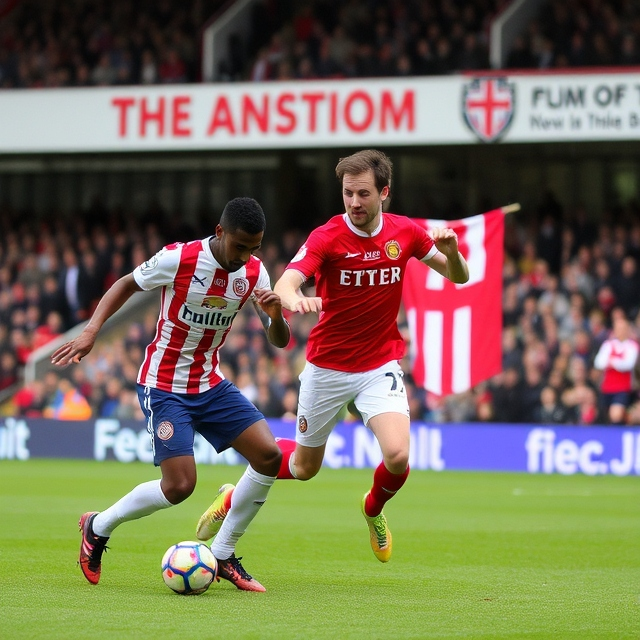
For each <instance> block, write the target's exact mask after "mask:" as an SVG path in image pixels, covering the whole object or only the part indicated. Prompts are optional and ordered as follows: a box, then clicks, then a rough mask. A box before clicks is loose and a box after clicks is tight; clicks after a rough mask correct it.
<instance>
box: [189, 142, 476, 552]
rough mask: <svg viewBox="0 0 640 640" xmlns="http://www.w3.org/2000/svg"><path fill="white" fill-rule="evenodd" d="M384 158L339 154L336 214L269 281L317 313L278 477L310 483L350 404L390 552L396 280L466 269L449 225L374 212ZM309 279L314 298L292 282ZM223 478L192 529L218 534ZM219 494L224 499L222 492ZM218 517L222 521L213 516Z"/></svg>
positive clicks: (403, 452) (372, 153)
mask: <svg viewBox="0 0 640 640" xmlns="http://www.w3.org/2000/svg"><path fill="white" fill-rule="evenodd" d="M391 174H392V164H391V160H390V159H389V158H388V157H387V156H386V155H385V154H384V153H382V152H380V151H376V150H365V151H360V152H358V153H355V154H353V155H352V156H349V157H347V158H343V159H341V160H340V162H339V163H338V165H337V166H336V175H337V177H338V179H339V181H340V183H341V185H342V198H343V202H344V207H345V213H343V214H341V215H337V216H334V217H333V218H331V219H330V220H329V221H328V222H327V223H326V224H324V225H322V226H320V227H318V228H317V229H315V230H314V231H312V232H311V235H310V236H309V237H308V239H307V241H306V242H305V243H304V245H303V246H302V247H301V248H300V250H299V251H298V253H297V255H296V256H295V257H294V258H293V260H292V261H291V262H290V264H289V265H288V266H287V268H286V270H285V272H284V274H283V275H282V277H281V278H280V279H279V280H278V282H277V283H276V285H275V288H274V289H275V291H276V292H277V293H279V295H280V297H281V299H282V304H283V306H284V307H285V308H286V309H289V310H290V311H294V312H298V313H318V323H317V324H316V326H315V327H314V328H313V329H312V330H311V333H310V334H309V340H308V343H307V364H306V366H305V368H304V370H303V372H302V373H301V375H300V384H301V386H300V398H299V404H298V416H297V427H298V428H297V433H296V440H295V441H293V440H285V439H282V440H279V441H278V445H279V446H280V448H281V449H282V451H283V462H282V465H281V467H280V471H279V472H278V478H282V479H285V478H290V479H291V478H294V479H298V480H309V479H310V478H312V477H313V476H315V475H316V474H317V473H318V471H319V470H320V467H321V465H322V460H323V458H324V451H325V446H326V443H327V439H328V438H329V435H330V434H331V431H332V430H333V428H334V426H335V425H336V423H337V421H338V418H339V415H340V411H341V409H342V408H343V407H344V406H345V405H347V404H349V403H354V404H355V406H356V408H357V409H358V411H359V412H360V414H361V415H362V419H363V421H364V424H365V425H366V426H367V427H368V428H369V429H371V431H372V432H373V434H374V435H375V437H376V439H377V440H378V443H379V444H380V448H381V450H382V457H383V460H382V462H381V463H380V465H379V466H378V467H377V469H376V470H375V472H374V474H373V484H372V486H371V488H370V490H369V491H367V493H366V494H365V495H364V497H363V499H362V513H363V515H364V518H365V520H366V523H367V525H368V527H369V537H370V542H371V547H372V549H373V552H374V554H375V556H376V558H378V560H380V561H381V562H387V561H388V560H389V559H390V557H391V548H392V547H391V533H390V531H389V527H388V526H387V521H386V518H385V516H384V514H383V513H382V508H383V506H384V504H385V503H386V502H387V501H388V500H389V499H390V498H392V497H393V496H394V495H395V494H396V492H397V491H398V490H399V489H400V488H401V487H402V485H403V484H404V482H405V480H406V479H407V476H408V474H409V441H410V438H409V406H408V401H407V394H406V391H405V388H404V385H403V382H402V378H403V372H402V370H401V368H400V364H399V361H400V359H401V358H402V357H403V355H404V349H405V344H404V340H403V338H402V336H401V335H400V332H399V330H398V326H397V316H398V310H399V308H400V301H401V295H402V280H403V276H404V273H405V268H406V265H407V262H408V261H409V259H410V258H412V257H415V258H417V259H418V260H421V261H422V262H424V263H426V264H427V265H429V267H431V268H432V269H435V270H436V271H437V272H438V273H440V274H441V275H442V276H444V277H446V278H448V279H449V280H451V281H452V282H456V283H464V282H466V281H467V280H468V279H469V269H468V266H467V263H466V261H465V259H464V258H463V257H462V255H461V254H460V252H459V251H458V238H457V236H456V234H455V232H454V231H453V230H452V229H446V228H437V229H433V230H432V231H431V235H429V233H427V231H426V230H425V229H423V228H422V227H420V226H419V225H417V224H416V223H414V222H413V221H412V220H410V219H409V218H406V217H405V216H401V215H396V214H392V213H383V211H382V205H383V202H384V201H385V200H386V199H387V198H388V196H389V190H390V186H391ZM311 278H315V286H316V295H315V296H313V297H307V296H304V295H303V294H302V293H301V291H300V287H301V286H302V285H303V284H304V283H305V282H306V281H307V280H309V279H311ZM231 495H233V487H232V485H228V486H227V487H226V488H225V489H224V490H223V491H222V492H221V495H220V496H219V497H218V498H217V499H216V501H214V503H213V504H212V506H211V507H210V508H209V510H208V511H207V512H205V513H204V514H203V516H202V517H201V518H200V522H199V523H198V526H197V529H196V535H197V536H198V538H200V539H208V538H209V537H210V536H211V535H214V534H215V533H216V532H217V530H218V528H219V527H220V526H222V528H221V529H220V532H219V533H218V534H217V535H216V541H217V542H218V543H219V544H220V543H222V541H220V540H219V539H220V536H221V535H222V536H224V535H226V529H225V525H226V519H225V517H231V514H229V515H227V514H226V510H225V505H226V502H225V500H226V499H228V497H229V496H231ZM225 496H226V498H225ZM223 521H224V522H225V524H224V525H221V524H220V523H221V522H223Z"/></svg>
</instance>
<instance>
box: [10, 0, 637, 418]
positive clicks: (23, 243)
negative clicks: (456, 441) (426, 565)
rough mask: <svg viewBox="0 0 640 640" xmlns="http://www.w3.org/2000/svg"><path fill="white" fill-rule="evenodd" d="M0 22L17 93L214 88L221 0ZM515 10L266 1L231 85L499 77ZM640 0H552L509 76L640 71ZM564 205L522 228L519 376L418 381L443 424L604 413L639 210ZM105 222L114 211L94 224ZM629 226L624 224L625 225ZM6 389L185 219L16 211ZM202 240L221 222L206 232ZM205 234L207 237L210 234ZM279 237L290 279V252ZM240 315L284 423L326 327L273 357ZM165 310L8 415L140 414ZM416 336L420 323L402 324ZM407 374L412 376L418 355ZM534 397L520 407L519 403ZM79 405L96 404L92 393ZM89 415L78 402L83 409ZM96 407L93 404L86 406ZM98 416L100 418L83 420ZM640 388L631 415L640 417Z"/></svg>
mask: <svg viewBox="0 0 640 640" xmlns="http://www.w3.org/2000/svg"><path fill="white" fill-rule="evenodd" d="M10 4H11V5H12V6H13V10H12V11H10V12H9V13H8V14H6V15H4V16H1V17H0V86H1V87H3V88H5V89H11V88H30V87H63V86H99V85H114V84H154V83H171V82H197V81H198V80H199V60H198V55H199V52H198V48H197V41H196V39H194V37H193V34H194V33H198V32H199V30H200V29H201V27H202V25H203V24H204V23H205V22H206V20H207V19H208V18H209V17H210V16H211V15H212V14H214V13H215V12H216V11H218V10H219V9H220V8H221V6H222V4H223V3H222V2H219V1H218V2H216V1H214V0H209V1H207V0H198V1H196V2H193V3H190V4H189V6H188V7H187V6H185V5H184V3H183V4H180V3H178V2H174V1H172V0H159V1H157V2H149V1H148V0H140V2H137V3H133V2H132V1H131V0H128V1H125V2H122V1H119V2H107V1H106V0H96V1H93V2H89V1H88V0H71V1H70V2H65V3H56V2H52V1H48V0H47V1H45V0H22V1H20V2H15V3H10ZM507 4H508V2H502V1H500V0H472V1H468V2H464V3H460V2H450V1H446V0H438V1H436V2H432V3H424V2H414V1H413V0H404V1H402V0H399V1H396V2H387V1H383V0H347V1H346V2H344V3H340V4H337V3H332V2H328V1H323V0H314V1H310V2H306V3H294V2H270V1H266V2H258V3H257V4H256V7H255V11H254V15H253V27H252V37H251V38H250V44H247V43H243V42H241V41H240V40H239V39H237V38H235V39H234V38H232V39H230V42H229V47H230V55H229V56H228V57H227V61H226V64H225V66H224V67H223V68H221V69H220V70H219V72H220V80H225V81H239V80H252V81H267V80H276V79H305V78H306V79H312V78H344V77H363V76H366V77H371V76H394V75H438V74H446V73H452V72H455V71H461V70H473V69H484V68H487V67H488V66H489V64H488V30H489V25H490V23H491V20H492V18H493V17H495V16H496V15H497V14H498V13H499V12H500V11H501V10H502V9H504V7H505V6H507ZM639 38H640V8H639V7H638V4H637V3H635V2H632V1H631V0H611V1H610V2H606V3H593V2H589V1H588V0H567V1H565V0H555V1H554V2H550V3H547V4H546V5H545V7H544V8H543V10H542V12H541V13H540V15H539V17H538V18H537V19H536V20H534V21H532V22H531V24H530V25H529V28H528V29H527V31H526V33H524V34H523V35H522V37H521V38H519V39H517V41H516V43H515V44H514V47H513V49H512V51H511V54H510V56H509V61H508V65H507V66H509V67H510V68H537V69H541V68H557V67H566V66H595V65H597V66H602V65H637V64H640V54H639V51H638V49H639V45H638V42H639ZM601 218H602V222H601V223H600V224H599V225H595V224H593V223H591V222H590V221H588V220H587V219H586V216H585V214H584V211H581V210H576V211H574V212H565V211H563V210H562V208H561V207H560V205H558V204H557V203H556V202H555V201H554V200H553V197H552V196H549V195H547V196H545V197H544V198H543V199H542V200H541V202H540V210H539V211H538V212H537V214H536V215H535V216H533V217H532V219H531V220H530V221H529V222H528V223H527V225H522V224H516V223H513V224H512V225H511V226H509V227H508V228H507V238H506V249H507V259H506V260H505V265H504V298H503V320H504V336H503V343H504V356H503V359H504V360H503V369H504V372H503V373H502V374H500V375H499V376H496V377H495V378H494V379H492V380H490V381H488V382H487V383H484V384H482V385H479V386H478V387H476V388H474V389H473V390H471V391H470V392H468V393H466V394H462V395H460V396H452V397H449V398H446V399H444V400H443V399H440V398H437V397H433V396H431V395H430V394H426V393H425V392H424V391H423V390H420V389H417V388H416V387H415V385H413V383H412V381H411V376H407V386H408V390H409V394H410V402H411V410H412V416H413V417H414V418H415V419H429V420H434V421H457V420H478V421H488V420H494V421H509V422H511V421H524V422H529V421H537V420H548V421H553V422H556V421H557V422H567V423H575V424H592V423H594V422H597V421H605V420H606V416H605V415H604V413H603V412H602V409H601V406H600V403H599V399H600V394H599V388H598V380H599V377H600V374H599V372H597V371H596V370H595V369H594V367H593V360H594V357H595V354H596V352H597V350H598V348H599V346H600V344H601V343H602V342H603V341H604V340H605V338H606V337H607V335H608V333H609V331H610V328H611V319H612V316H614V315H615V314H617V313H624V314H625V315H626V316H627V317H628V318H629V319H630V320H632V322H633V323H634V331H635V334H636V337H639V336H640V313H639V310H640V277H639V275H638V271H639V269H638V261H639V260H640V222H639V220H640V206H639V205H638V204H637V203H635V204H634V203H631V204H630V205H628V207H627V208H626V209H623V210H620V211H617V212H615V215H613V214H612V212H611V211H608V212H607V211H603V212H602V216H601ZM91 220H106V223H105V224H99V225H97V224H92V223H90V222H89V221H91ZM614 221H615V224H614ZM0 229H1V230H2V236H1V240H0V390H1V389H10V388H12V386H13V385H15V384H16V383H17V382H19V381H20V379H21V371H22V368H23V366H24V363H25V362H26V359H27V357H28V355H29V353H31V352H32V351H33V350H34V349H36V348H38V347H39V346H42V345H43V344H46V343H47V341H49V340H52V339H53V338H55V337H56V336H58V335H59V334H60V333H62V332H64V331H65V330H67V329H69V328H70V327H72V326H74V325H75V324H76V323H78V322H79V321H82V320H83V319H86V318H87V317H88V316H89V315H90V313H91V311H92V310H93V308H94V306H95V304H96V301H97V300H98V299H99V297H100V295H101V294H102V292H104V291H105V290H106V288H108V286H110V284H112V283H113V282H114V281H115V280H116V279H117V278H118V277H120V275H122V274H124V273H126V272H128V271H130V270H131V269H132V268H133V267H134V266H135V265H136V264H138V263H140V262H141V261H143V260H144V259H146V258H147V257H148V256H150V255H152V254H153V253H154V252H155V251H157V250H158V249H159V248H160V247H161V246H162V245H163V243H164V242H165V241H167V240H176V239H189V238H180V236H179V235H176V234H177V230H176V229H171V228H170V226H168V225H164V226H163V229H162V233H161V232H160V231H159V229H158V228H157V227H156V226H154V225H146V224H145V223H144V222H143V221H140V220H138V221H136V220H133V219H127V220H126V221H125V220H123V219H122V217H119V216H118V215H117V213H116V212H105V211H103V210H102V211H100V212H96V211H85V212H83V214H82V215H80V216H78V217H77V218H75V219H73V220H69V221H66V222H60V221H54V220H53V219H51V220H49V219H47V220H42V219H35V218H33V217H32V216H29V215H25V212H14V211H10V210H7V209H6V208H5V209H4V210H2V211H0ZM201 233H202V235H204V234H205V233H206V231H202V230H201ZM197 235H199V234H198V233H197V232H196V236H194V237H197ZM300 239H301V237H300V235H299V234H296V232H292V233H291V234H289V237H288V238H287V241H288V242H287V247H288V248H285V247H284V246H279V245H275V244H273V245H265V246H264V247H263V250H262V254H263V258H264V260H265V262H266V264H267V267H268V268H269V270H270V273H271V274H272V275H273V276H274V277H277V276H278V274H279V273H280V272H281V271H282V269H283V267H284V265H285V264H286V263H287V261H288V259H290V258H291V254H290V251H289V249H290V247H295V246H297V245H298V244H299V242H298V241H299V240H300ZM245 316H246V317H244V318H242V319H240V318H238V321H237V324H236V325H235V326H234V329H233V332H232V334H231V335H230V337H229V340H228V341H227V343H226V344H225V347H224V350H223V356H224V358H225V361H224V368H225V373H226V375H227V376H228V377H229V378H230V379H231V380H233V381H235V382H236V384H238V386H239V387H240V388H241V390H242V391H243V393H246V394H247V395H248V396H249V397H251V399H252V400H254V401H255V402H256V404H258V406H259V407H260V408H261V409H262V410H263V411H264V412H265V413H266V414H267V415H268V416H279V415H285V414H286V415H290V414H291V413H292V412H293V411H294V410H295V409H294V407H295V397H296V393H297V374H298V373H299V371H300V370H301V367H302V363H303V361H304V344H305V341H306V335H307V334H308V331H309V329H310V325H311V324H312V322H313V319H311V318H306V317H298V316H294V317H292V318H291V321H292V329H293V334H294V340H293V341H292V345H291V346H290V348H289V349H288V350H287V351H285V352H284V353H282V352H279V351H278V352H275V351H274V350H272V349H271V348H270V347H269V345H268V344H267V343H266V341H265V340H264V339H263V338H262V333H261V331H262V330H261V327H260V325H259V323H258V322H256V320H255V319H253V318H251V317H250V314H245ZM154 321H155V310H154V311H153V312H152V313H151V315H150V316H149V318H148V319H146V320H145V321H144V322H141V323H134V324H132V325H131V326H130V328H129V331H128V333H127V335H126V336H124V337H120V338H118V339H117V340H116V341H115V342H113V343H110V344H108V345H106V346H104V345H98V347H97V348H96V350H95V351H94V352H93V353H92V354H90V355H89V356H88V357H87V358H86V359H85V364H84V365H83V366H82V367H75V368H73V369H72V370H70V371H68V372H64V373H63V374H60V373H59V372H53V371H52V372H49V373H47V374H46V375H44V376H43V377H42V379H38V380H36V381H35V382H33V383H32V384H31V385H29V387H25V388H22V389H20V391H18V392H17V393H16V394H14V395H13V397H12V402H11V403H10V404H9V405H6V406H5V411H14V412H15V413H17V414H20V415H30V416H35V415H55V411H56V407H57V408H58V409H59V408H60V407H61V406H63V405H64V402H62V400H64V398H67V399H69V401H70V402H71V401H77V400H78V396H77V395H76V392H77V394H79V395H80V396H81V397H82V398H84V399H85V400H86V403H87V405H88V407H89V409H90V412H91V414H92V415H94V416H101V415H105V416H106V415H109V416H118V417H140V415H141V414H140V412H139V407H138V405H137V399H136V397H135V386H134V385H135V377H136V372H137V367H138V364H139V362H140V361H141V352H142V349H143V348H144V346H145V345H146V343H147V341H148V340H149V338H150V335H151V333H152V331H153V324H154ZM400 324H401V328H402V329H403V331H404V332H407V327H406V321H405V319H404V318H402V317H401V318H400ZM405 370H406V371H409V366H408V363H405ZM514 398H515V399H517V402H514V401H513V399H514ZM76 404H80V405H83V404H84V403H82V402H81V401H80V402H79V403H78V402H76ZM77 408H78V407H76V409H77ZM81 409H82V410H83V411H85V412H86V407H81ZM83 415H84V414H83ZM638 415H640V402H638V398H637V393H636V398H635V404H634V406H633V407H632V411H631V412H630V417H629V420H637V417H638Z"/></svg>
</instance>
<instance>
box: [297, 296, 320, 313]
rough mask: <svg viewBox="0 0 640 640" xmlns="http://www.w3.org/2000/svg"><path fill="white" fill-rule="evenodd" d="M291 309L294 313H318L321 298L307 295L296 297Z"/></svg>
mask: <svg viewBox="0 0 640 640" xmlns="http://www.w3.org/2000/svg"><path fill="white" fill-rule="evenodd" d="M291 311H295V312H296V313H320V312H321V311H322V298H317V297H307V296H304V297H302V298H298V299H297V300H296V303H295V304H294V305H293V306H292V308H291Z"/></svg>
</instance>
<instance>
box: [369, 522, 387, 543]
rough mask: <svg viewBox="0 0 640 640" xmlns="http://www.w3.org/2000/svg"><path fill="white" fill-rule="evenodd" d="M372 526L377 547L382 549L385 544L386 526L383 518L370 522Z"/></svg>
mask: <svg viewBox="0 0 640 640" xmlns="http://www.w3.org/2000/svg"><path fill="white" fill-rule="evenodd" d="M372 524H373V530H374V531H375V534H376V538H378V545H379V546H381V547H384V546H385V545H386V544H387V524H386V522H385V521H384V518H382V517H380V516H378V517H377V518H375V519H374V520H373V521H372Z"/></svg>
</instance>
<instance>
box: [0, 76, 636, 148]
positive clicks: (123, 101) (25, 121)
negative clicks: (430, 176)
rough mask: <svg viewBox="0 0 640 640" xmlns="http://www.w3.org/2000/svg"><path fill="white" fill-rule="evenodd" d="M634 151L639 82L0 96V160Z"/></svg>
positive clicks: (284, 85) (414, 81) (381, 83)
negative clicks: (621, 146)
mask: <svg viewBox="0 0 640 640" xmlns="http://www.w3.org/2000/svg"><path fill="white" fill-rule="evenodd" d="M639 139H640V70H638V71H637V72H625V73H615V72H612V73H584V74H568V73H567V74H546V73H538V74H533V73H532V74H522V75H518V74H514V75H491V76H470V75H469V76H462V75H457V76H447V77H437V78H433V77H430V78H425V77H420V78H402V79H400V78H388V79H362V80H348V81H347V80H338V81H311V82H309V81H305V82H269V83H250V84H249V83H238V84H192V85H162V86H152V87H140V86H135V87H109V88H88V89H85V88H83V89H29V90H6V91H1V92H0V153H30V152H38V153H40V152H44V153H47V152H95V151H168V150H182V151H186V150H198V149H212V150H216V149H220V150H223V149H265V148H269V149H271V148H304V147H309V148H315V147H335V146H375V145H379V146H385V145H387V146H388V145H395V146H402V145H432V144H478V143H495V142H499V143H502V144H505V143H522V142H527V143H535V142H566V141H575V142H578V141H588V140H639Z"/></svg>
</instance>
